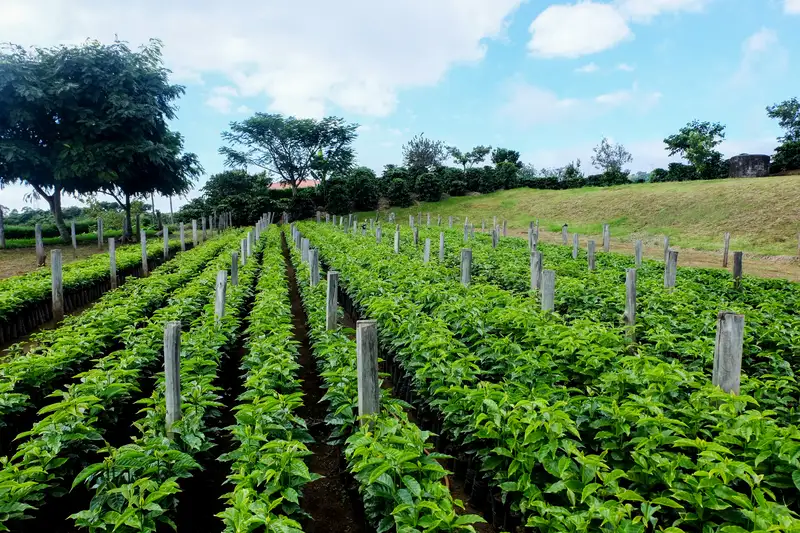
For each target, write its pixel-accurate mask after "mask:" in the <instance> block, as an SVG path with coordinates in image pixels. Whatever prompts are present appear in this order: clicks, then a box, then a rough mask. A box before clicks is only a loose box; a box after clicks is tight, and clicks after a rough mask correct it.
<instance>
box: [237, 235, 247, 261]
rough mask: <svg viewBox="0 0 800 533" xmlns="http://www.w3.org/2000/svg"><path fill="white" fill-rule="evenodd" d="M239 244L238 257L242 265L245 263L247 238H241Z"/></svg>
mask: <svg viewBox="0 0 800 533" xmlns="http://www.w3.org/2000/svg"><path fill="white" fill-rule="evenodd" d="M239 245H240V248H241V250H240V254H239V257H241V258H242V265H246V264H247V239H242V240H241V241H239Z"/></svg>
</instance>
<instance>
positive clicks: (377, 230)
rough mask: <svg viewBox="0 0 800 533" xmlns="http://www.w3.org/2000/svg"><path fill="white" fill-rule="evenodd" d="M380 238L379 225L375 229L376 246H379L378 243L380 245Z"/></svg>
mask: <svg viewBox="0 0 800 533" xmlns="http://www.w3.org/2000/svg"><path fill="white" fill-rule="evenodd" d="M382 238H383V230H382V229H381V225H380V224H378V225H377V226H376V227H375V242H377V243H378V244H380V243H381V239H382Z"/></svg>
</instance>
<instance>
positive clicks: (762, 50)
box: [731, 28, 788, 87]
mask: <svg viewBox="0 0 800 533" xmlns="http://www.w3.org/2000/svg"><path fill="white" fill-rule="evenodd" d="M787 65H788V52H787V51H786V49H785V48H784V47H783V46H782V45H781V42H780V39H778V34H777V32H776V31H775V30H772V29H770V28H761V29H760V30H758V31H757V32H755V33H754V34H752V35H751V36H749V37H748V38H747V39H745V40H744V42H743V43H742V58H741V61H740V62H739V67H738V69H737V70H736V72H735V73H734V75H733V77H732V79H731V83H732V84H733V85H734V86H737V87H741V86H748V85H760V84H761V83H762V82H763V79H764V77H765V76H769V75H775V74H782V73H783V72H785V70H786V68H787Z"/></svg>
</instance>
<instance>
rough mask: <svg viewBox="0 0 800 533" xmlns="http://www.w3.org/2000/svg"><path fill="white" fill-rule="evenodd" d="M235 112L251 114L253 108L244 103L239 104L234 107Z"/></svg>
mask: <svg viewBox="0 0 800 533" xmlns="http://www.w3.org/2000/svg"><path fill="white" fill-rule="evenodd" d="M236 112H237V113H239V114H240V115H251V114H252V113H253V110H252V109H250V108H249V107H247V106H246V105H240V106H239V107H237V108H236Z"/></svg>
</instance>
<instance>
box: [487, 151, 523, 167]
mask: <svg viewBox="0 0 800 533" xmlns="http://www.w3.org/2000/svg"><path fill="white" fill-rule="evenodd" d="M492 163H494V164H495V165H497V166H499V165H500V163H512V164H513V165H514V166H516V167H517V168H518V169H522V161H520V160H519V152H518V151H516V150H511V149H509V148H495V149H494V150H492Z"/></svg>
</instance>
